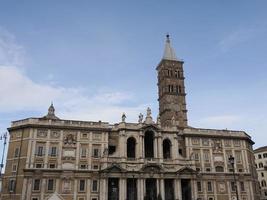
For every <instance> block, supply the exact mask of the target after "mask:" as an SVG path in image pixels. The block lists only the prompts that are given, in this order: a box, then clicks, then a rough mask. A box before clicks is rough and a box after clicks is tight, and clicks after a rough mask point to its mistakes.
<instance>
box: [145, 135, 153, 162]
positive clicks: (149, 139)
mask: <svg viewBox="0 0 267 200" xmlns="http://www.w3.org/2000/svg"><path fill="white" fill-rule="evenodd" d="M145 158H154V133H153V131H147V132H145Z"/></svg>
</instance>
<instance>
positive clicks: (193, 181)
mask: <svg viewBox="0 0 267 200" xmlns="http://www.w3.org/2000/svg"><path fill="white" fill-rule="evenodd" d="M196 185H197V183H196V180H194V179H191V187H192V199H197V194H198V192H197V186H196ZM214 189H215V188H214ZM214 191H215V190H214Z"/></svg>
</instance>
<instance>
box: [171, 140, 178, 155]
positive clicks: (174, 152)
mask: <svg viewBox="0 0 267 200" xmlns="http://www.w3.org/2000/svg"><path fill="white" fill-rule="evenodd" d="M171 154H172V158H173V159H178V154H179V149H178V140H177V136H174V140H173V144H172V146H171Z"/></svg>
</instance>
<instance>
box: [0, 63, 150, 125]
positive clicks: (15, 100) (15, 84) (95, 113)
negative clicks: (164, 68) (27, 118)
mask: <svg viewBox="0 0 267 200" xmlns="http://www.w3.org/2000/svg"><path fill="white" fill-rule="evenodd" d="M87 92H88V93H89V91H87ZM90 93H91V92H90ZM0 94H2V95H1V96H0V110H1V112H2V113H4V112H5V113H10V112H15V111H27V110H33V111H43V110H44V108H47V107H48V105H49V104H50V102H51V101H53V102H54V103H55V105H56V108H57V110H58V113H59V116H60V117H64V118H65V117H66V118H69V119H83V120H108V121H113V122H115V121H117V120H120V116H121V114H122V113H123V112H126V113H127V115H128V116H129V119H130V120H136V119H137V116H138V113H139V112H140V111H141V110H142V108H143V109H144V108H145V107H146V106H145V105H136V106H123V105H122V104H123V103H125V102H126V101H131V100H133V98H134V97H133V95H132V94H130V93H126V92H110V91H102V90H101V91H99V92H97V93H96V94H95V95H92V96H89V95H86V91H85V90H84V89H81V88H78V89H77V88H66V87H61V86H54V85H49V84H40V83H36V82H34V81H32V80H31V79H30V78H29V77H27V75H26V74H25V73H24V72H23V71H21V70H20V69H18V68H17V67H6V66H0ZM44 114H45V113H44ZM135 118H136V119H135Z"/></svg>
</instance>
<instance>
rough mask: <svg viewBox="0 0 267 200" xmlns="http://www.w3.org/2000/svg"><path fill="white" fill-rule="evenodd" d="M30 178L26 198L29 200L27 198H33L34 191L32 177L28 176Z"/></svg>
mask: <svg viewBox="0 0 267 200" xmlns="http://www.w3.org/2000/svg"><path fill="white" fill-rule="evenodd" d="M27 179H28V181H27V182H28V184H27V193H26V198H25V200H27V199H31V192H32V181H33V180H32V179H29V178H27Z"/></svg>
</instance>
